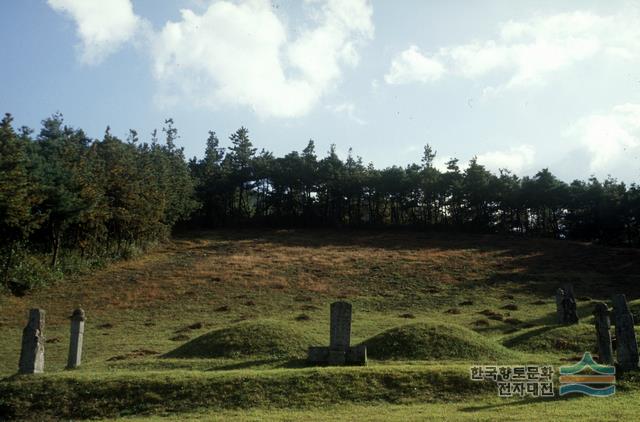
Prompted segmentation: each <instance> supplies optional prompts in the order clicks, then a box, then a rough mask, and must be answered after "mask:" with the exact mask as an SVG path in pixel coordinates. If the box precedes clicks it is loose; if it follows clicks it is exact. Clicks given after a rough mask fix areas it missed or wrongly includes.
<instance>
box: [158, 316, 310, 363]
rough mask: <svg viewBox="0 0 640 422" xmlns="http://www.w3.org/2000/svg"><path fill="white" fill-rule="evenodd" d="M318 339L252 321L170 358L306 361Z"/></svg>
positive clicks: (189, 345)
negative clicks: (245, 358) (250, 358)
mask: <svg viewBox="0 0 640 422" xmlns="http://www.w3.org/2000/svg"><path fill="white" fill-rule="evenodd" d="M318 342H319V340H318V339H317V337H314V336H312V335H309V334H308V333H306V332H305V331H304V330H303V329H302V327H297V326H292V325H290V324H284V323H281V322H277V321H250V322H241V323H238V324H234V325H232V326H230V327H227V328H222V329H219V330H214V331H211V332H210V333H206V334H203V335H201V336H200V337H197V338H195V339H193V340H191V341H189V342H187V343H185V344H183V345H181V346H180V347H178V348H177V349H175V350H172V351H170V352H169V353H167V354H166V355H164V356H165V357H168V358H219V357H228V358H235V357H239V356H259V357H294V358H295V357H297V358H300V357H304V356H305V354H306V351H307V348H308V347H309V345H310V344H316V343H318Z"/></svg>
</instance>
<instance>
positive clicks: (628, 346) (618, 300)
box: [613, 294, 638, 371]
mask: <svg viewBox="0 0 640 422" xmlns="http://www.w3.org/2000/svg"><path fill="white" fill-rule="evenodd" d="M613 312H614V314H615V321H616V341H617V347H616V355H617V357H618V365H619V366H620V369H622V370H623V371H629V370H633V369H637V368H638V342H637V340H636V332H635V329H634V327H633V315H632V314H631V312H629V307H628V306H627V299H626V298H625V296H624V295H623V294H617V295H613Z"/></svg>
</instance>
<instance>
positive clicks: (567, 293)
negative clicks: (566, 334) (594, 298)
mask: <svg viewBox="0 0 640 422" xmlns="http://www.w3.org/2000/svg"><path fill="white" fill-rule="evenodd" d="M556 310H557V312H558V322H559V323H560V324H566V325H568V324H577V323H578V313H577V311H576V299H575V296H574V295H573V286H572V285H571V284H563V285H562V286H561V287H560V288H559V289H558V290H557V291H556Z"/></svg>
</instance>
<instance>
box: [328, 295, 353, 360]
mask: <svg viewBox="0 0 640 422" xmlns="http://www.w3.org/2000/svg"><path fill="white" fill-rule="evenodd" d="M350 343H351V304H350V303H348V302H334V303H332V304H331V328H330V337H329V364H330V365H342V364H344V363H345V360H346V356H347V352H348V351H349V346H350Z"/></svg>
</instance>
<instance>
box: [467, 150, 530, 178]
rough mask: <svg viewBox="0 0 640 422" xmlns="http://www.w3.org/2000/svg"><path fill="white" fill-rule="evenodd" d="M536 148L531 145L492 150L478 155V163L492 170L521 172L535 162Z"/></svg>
mask: <svg viewBox="0 0 640 422" xmlns="http://www.w3.org/2000/svg"><path fill="white" fill-rule="evenodd" d="M535 155H536V151H535V149H534V148H533V147H532V146H530V145H520V146H516V147H511V148H509V149H508V150H506V151H491V152H486V153H484V154H480V155H478V163H480V164H482V165H484V166H485V167H487V168H488V169H490V170H493V171H498V170H500V169H507V170H511V171H512V172H514V173H520V172H522V171H523V170H526V169H527V168H528V167H531V165H532V164H533V163H534V158H535Z"/></svg>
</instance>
